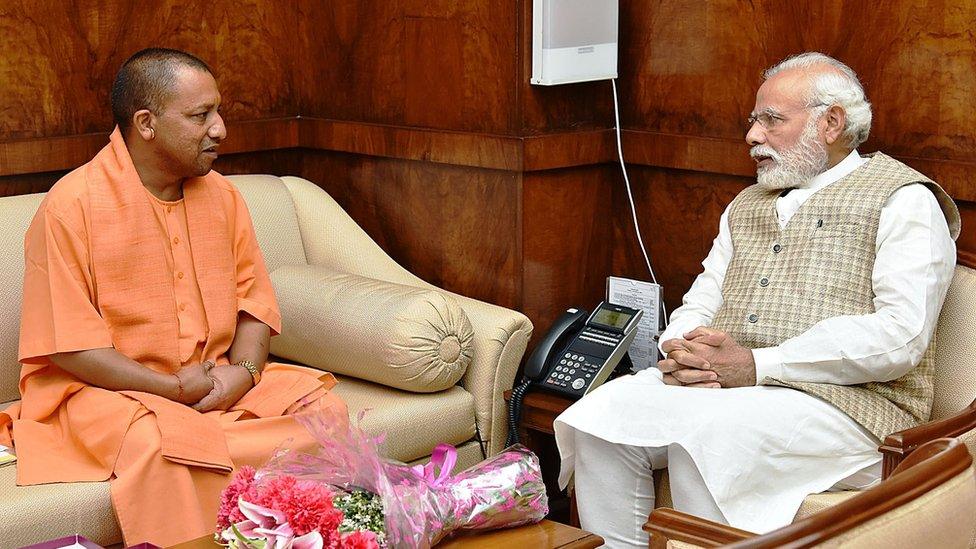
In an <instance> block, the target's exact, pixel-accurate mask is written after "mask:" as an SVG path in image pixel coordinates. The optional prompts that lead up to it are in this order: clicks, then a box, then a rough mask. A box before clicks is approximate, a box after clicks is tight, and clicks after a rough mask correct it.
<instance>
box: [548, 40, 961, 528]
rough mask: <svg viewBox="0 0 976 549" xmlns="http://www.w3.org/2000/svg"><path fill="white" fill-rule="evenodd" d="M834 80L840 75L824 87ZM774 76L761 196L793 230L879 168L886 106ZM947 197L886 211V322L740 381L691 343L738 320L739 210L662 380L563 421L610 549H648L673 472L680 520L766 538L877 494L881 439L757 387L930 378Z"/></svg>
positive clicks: (670, 332) (762, 134) (882, 309)
mask: <svg viewBox="0 0 976 549" xmlns="http://www.w3.org/2000/svg"><path fill="white" fill-rule="evenodd" d="M844 69H846V71H845V70H844ZM823 74H829V75H831V77H832V78H833V77H834V76H838V75H839V76H838V77H837V78H833V80H830V79H827V80H826V81H824V80H823V79H820V80H818V77H820V76H822V75H823ZM766 78H767V79H766V82H765V83H764V84H763V87H762V88H760V92H759V94H758V95H757V105H756V106H757V109H756V111H754V112H753V115H752V117H751V120H750V121H751V122H752V126H751V129H750V131H749V134H748V135H747V141H748V142H749V144H750V145H752V146H753V148H752V151H751V153H752V156H753V157H754V158H755V159H757V161H758V162H759V168H758V170H757V171H758V175H759V185H760V186H762V187H765V188H767V189H772V190H779V189H782V192H781V193H780V194H779V196H778V197H777V198H775V215H776V222H778V224H779V228H780V229H786V228H787V227H788V225H789V224H790V221H791V219H793V218H794V214H796V213H797V212H798V211H799V210H800V209H801V207H802V206H803V205H804V204H805V203H807V202H808V200H810V199H811V197H813V196H815V195H816V194H817V193H818V192H820V191H823V190H824V189H826V188H828V187H830V186H831V185H832V184H834V183H836V182H838V181H841V180H846V179H849V178H850V176H852V175H856V174H857V173H859V172H858V170H863V169H865V166H866V164H867V163H868V159H867V158H862V157H861V156H860V155H859V154H858V152H857V150H856V149H855V147H856V146H857V145H858V144H860V143H861V142H863V141H864V139H866V137H867V131H868V128H869V127H870V106H869V104H868V103H867V101H866V99H865V98H864V94H863V89H862V88H861V86H860V84H859V83H858V82H857V79H856V76H855V75H854V73H853V71H850V69H849V68H847V67H846V66H844V65H842V64H840V63H839V62H837V61H835V60H833V59H830V58H828V57H826V56H822V55H821V54H804V55H801V56H798V57H796V58H792V59H789V60H787V61H784V62H783V63H781V64H780V65H778V66H776V67H774V68H773V69H771V70H770V71H768V72H767V76H766ZM836 90H841V91H842V92H844V93H836ZM846 92H852V93H846ZM854 92H859V94H860V97H859V98H858V97H857V96H858V93H854ZM837 97H841V98H843V99H842V100H837ZM852 98H853V99H852ZM858 102H860V104H859V103H858ZM865 110H866V112H867V116H866V123H865V116H864V113H865ZM848 113H851V114H848ZM882 156H883V155H882ZM884 158H886V157H884ZM880 160H881V159H878V160H877V161H880ZM887 160H890V159H887ZM891 162H895V161H891ZM933 192H941V189H937V191H933V190H930V188H929V187H926V186H925V185H922V184H907V185H904V186H901V187H900V188H897V190H895V191H894V192H893V193H891V194H890V196H889V197H888V198H887V200H886V201H885V202H884V203H883V207H882V208H881V211H880V219H879V220H878V226H877V235H876V238H875V241H874V248H875V249H874V265H873V268H871V270H870V285H871V288H870V289H871V291H872V292H873V309H874V310H873V312H870V313H867V314H859V315H842V316H833V317H830V318H824V319H822V320H820V321H818V322H816V323H814V324H812V325H811V326H810V327H809V328H808V329H806V330H805V331H803V332H802V333H800V334H798V335H796V336H795V337H790V338H788V339H786V340H784V341H781V342H780V343H778V344H776V345H773V346H768V347H761V348H751V349H743V348H742V347H741V346H740V347H738V351H739V353H738V354H736V356H737V357H744V358H743V359H742V360H740V361H739V363H738V364H737V365H736V366H735V367H734V368H728V367H726V366H724V362H727V361H725V360H724V358H723V360H722V361H720V360H718V358H717V357H718V355H716V354H706V353H697V355H696V352H694V350H699V349H701V348H703V347H702V346H701V345H694V344H690V343H688V342H689V341H695V340H696V339H697V340H699V341H707V340H708V339H709V336H715V337H718V336H716V335H715V334H713V333H711V332H709V330H708V329H707V328H706V329H702V328H700V327H708V326H710V325H712V323H713V320H714V319H715V317H716V315H717V314H718V312H719V310H720V309H721V308H722V306H723V301H724V297H723V287H724V286H725V284H726V274H727V271H728V269H729V266H730V264H732V262H733V258H735V256H736V249H735V248H734V246H733V238H732V236H731V235H732V234H733V230H732V228H731V227H730V222H729V210H726V212H725V213H724V214H723V215H722V218H721V221H720V226H719V234H718V236H717V237H716V239H715V241H714V243H713V246H712V249H711V251H710V252H709V254H708V256H707V257H706V258H705V260H704V262H703V264H702V265H703V267H704V271H703V272H702V274H701V275H699V276H698V278H697V279H696V280H695V282H694V284H693V285H692V287H691V289H690V290H689V291H688V293H687V294H686V295H685V297H684V300H683V305H682V306H681V307H680V308H678V309H677V310H675V311H674V313H673V314H672V316H671V322H670V325H669V326H668V328H667V329H666V330H665V332H664V333H663V334H662V335H661V341H662V342H663V343H662V352H663V353H665V354H666V355H667V356H668V358H667V359H665V360H664V361H662V362H661V364H660V365H659V366H660V369H654V368H652V369H649V370H645V371H642V372H640V373H637V374H635V375H631V376H626V377H623V378H619V379H617V380H614V381H611V382H609V383H607V384H606V385H604V386H602V387H599V388H597V389H596V390H595V391H594V392H593V393H592V394H590V395H588V396H587V397H586V398H584V399H582V400H581V401H579V402H578V403H577V404H575V405H573V406H572V407H570V408H569V409H568V410H566V412H564V413H563V414H562V415H560V416H559V418H557V420H556V423H555V432H556V441H557V443H558V445H559V450H560V453H561V456H562V471H561V474H560V483H561V485H562V486H565V485H566V484H568V482H569V480H570V478H571V477H572V476H573V474H574V473H575V490H576V495H577V501H578V507H579V513H580V521H581V523H582V526H583V527H584V528H585V529H587V530H590V531H593V532H595V533H597V534H599V535H601V536H603V537H604V539H606V540H607V545H608V546H610V547H646V546H647V535H646V534H645V533H644V532H643V531H642V529H641V526H642V525H643V523H644V521H645V520H646V518H647V515H648V513H649V512H650V510H651V509H652V508H653V506H654V485H653V479H652V476H651V471H652V470H653V469H659V468H663V467H668V469H669V476H670V483H671V492H672V499H673V503H674V507H675V508H676V509H678V510H682V511H685V512H689V513H692V514H695V515H698V516H703V517H705V518H708V519H711V520H717V521H721V522H725V523H728V524H731V525H732V526H735V527H738V528H743V529H746V530H750V531H755V532H766V531H769V530H772V529H775V528H777V527H780V526H783V525H785V524H788V523H789V522H790V521H791V520H792V518H793V517H794V515H795V514H796V511H797V509H798V508H799V505H800V503H801V502H802V500H803V498H804V497H805V496H806V495H808V494H811V493H817V492H821V491H824V490H828V489H830V488H831V487H841V488H843V487H863V486H866V485H868V484H870V483H872V482H874V481H876V480H877V479H878V478H879V476H880V461H881V456H880V454H879V453H878V452H877V447H878V445H879V444H880V442H881V441H880V440H879V436H878V434H877V433H872V432H871V431H870V430H869V429H867V428H865V427H864V426H863V425H862V424H861V423H859V422H858V421H855V420H854V419H852V418H851V417H850V416H849V415H848V414H845V413H844V412H843V411H841V409H839V408H838V407H836V406H834V405H833V404H831V403H829V402H827V401H826V400H823V399H821V398H817V397H816V396H812V395H811V394H808V393H807V392H803V391H800V390H796V389H793V388H787V387H782V386H769V385H756V384H757V382H762V381H763V380H767V381H768V380H770V379H772V380H778V381H780V382H785V383H794V382H813V383H816V384H834V385H840V386H852V385H855V384H864V383H867V382H873V381H888V380H893V379H896V378H899V377H901V376H902V375H904V374H906V373H908V372H909V371H911V370H912V369H913V368H915V366H916V365H917V364H918V363H919V361H920V360H921V358H922V356H923V353H925V351H926V348H927V347H928V345H929V342H930V339H931V336H932V333H933V331H934V328H935V324H936V321H937V319H938V314H939V311H940V309H941V306H942V302H943V300H944V298H945V293H946V291H947V289H948V284H949V281H950V280H951V277H952V272H953V268H954V265H955V245H954V243H953V237H954V236H955V235H956V234H958V223H957V222H958V214H957V213H956V214H955V218H952V212H949V213H944V208H947V207H948V206H946V204H940V201H939V200H937V198H936V194H933ZM943 194H944V193H943ZM940 198H942V200H943V202H945V200H946V197H944V196H941V197H940ZM730 208H731V207H730ZM947 216H949V221H947ZM950 226H952V227H951V228H950ZM953 233H955V234H953ZM774 251H775V252H776V253H779V249H776V250H774ZM756 283H757V284H759V285H760V286H766V285H768V284H769V280H768V279H766V278H765V277H763V278H762V279H757V281H756ZM749 317H750V318H749V320H748V321H747V322H756V321H757V320H756V318H755V317H756V315H749ZM720 335H721V334H720ZM719 339H721V338H719ZM711 343H713V344H714V343H715V340H713V341H711ZM732 343H733V344H734V343H735V342H734V341H732ZM714 350H715V349H711V351H714ZM741 351H745V352H741ZM703 357H708V358H707V359H706V358H703ZM726 358H727V357H726ZM719 362H723V367H726V370H722V369H721V368H719V367H718V366H716V365H717V364H718V363H719ZM732 362H735V361H734V360H733V361H732ZM662 370H663V371H662ZM747 385H752V386H747ZM717 387H721V388H719V389H718V390H708V389H709V388H713V389H714V388H717Z"/></svg>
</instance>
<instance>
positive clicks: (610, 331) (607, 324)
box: [506, 301, 643, 446]
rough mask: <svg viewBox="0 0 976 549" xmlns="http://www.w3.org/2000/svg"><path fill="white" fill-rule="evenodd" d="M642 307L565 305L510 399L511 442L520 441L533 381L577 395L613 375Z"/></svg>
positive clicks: (634, 331) (635, 330)
mask: <svg viewBox="0 0 976 549" xmlns="http://www.w3.org/2000/svg"><path fill="white" fill-rule="evenodd" d="M642 315H643V311H641V310H638V309H631V308H630V307H624V306H621V305H613V304H611V303H607V302H605V301H604V302H601V303H600V304H599V305H597V307H596V309H595V310H594V311H593V314H590V315H589V316H587V311H586V309H583V308H572V309H568V310H566V312H565V313H563V314H562V316H560V317H559V318H558V319H557V320H556V322H555V323H554V324H553V325H552V327H551V328H550V329H549V331H548V332H546V335H545V336H543V338H542V341H540V342H539V345H538V346H537V347H536V348H535V350H534V351H533V352H532V355H531V356H529V360H528V362H526V363H525V371H524V377H523V380H522V382H521V383H520V384H519V385H518V386H516V387H515V388H514V389H512V396H511V399H510V400H509V434H508V443H507V444H506V446H510V445H511V444H512V443H513V441H514V442H518V432H517V429H518V422H519V416H520V415H521V413H522V399H523V397H524V396H525V393H526V391H528V389H529V386H530V385H531V386H535V387H538V388H540V389H544V390H546V391H549V392H553V393H558V394H560V395H563V396H566V397H569V398H572V399H578V398H580V397H582V396H583V395H585V394H587V393H589V392H590V391H592V390H593V389H595V388H596V387H598V386H599V385H600V384H602V383H603V382H604V381H606V380H607V378H609V377H610V374H612V373H613V371H614V370H615V369H616V368H617V366H618V364H620V363H621V360H622V359H623V360H625V361H626V362H627V363H629V362H630V360H629V358H628V357H627V350H628V349H630V344H631V343H632V342H633V341H634V336H635V335H637V324H638V322H639V321H640V318H641V316H642Z"/></svg>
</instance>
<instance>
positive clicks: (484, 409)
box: [450, 293, 532, 456]
mask: <svg viewBox="0 0 976 549" xmlns="http://www.w3.org/2000/svg"><path fill="white" fill-rule="evenodd" d="M450 295H452V296H453V297H454V299H455V300H457V302H458V304H459V305H461V308H462V309H464V313H465V314H466V315H468V320H470V321H471V327H472V328H473V330H474V340H473V342H472V343H473V350H474V356H473V357H472V361H471V364H470V365H469V366H468V370H467V372H465V374H464V377H463V378H462V379H461V383H462V385H463V386H464V388H465V389H466V390H467V391H468V392H469V393H471V394H472V396H474V403H475V404H474V406H475V417H476V419H477V426H478V431H479V433H480V435H481V440H482V441H483V443H484V444H485V453H486V454H487V455H488V456H492V455H494V454H497V453H498V452H500V451H501V450H503V449H504V445H505V439H506V437H507V436H508V415H507V413H508V405H507V404H506V402H505V397H504V394H503V393H504V392H505V391H507V390H508V389H511V388H512V384H513V382H514V381H515V374H516V372H517V371H518V368H519V364H520V363H521V361H522V355H523V354H525V348H526V346H527V345H528V343H529V338H530V337H532V322H531V321H530V320H529V319H528V317H526V316H525V315H523V314H522V313H520V312H518V311H513V310H511V309H506V308H505V307H500V306H498V305H492V304H490V303H485V302H484V301H478V300H477V299H472V298H470V297H465V296H461V295H457V294H453V293H451V294H450Z"/></svg>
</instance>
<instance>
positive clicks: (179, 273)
mask: <svg viewBox="0 0 976 549" xmlns="http://www.w3.org/2000/svg"><path fill="white" fill-rule="evenodd" d="M176 278H179V279H181V280H182V279H183V271H180V272H178V273H176ZM764 286H765V284H764Z"/></svg>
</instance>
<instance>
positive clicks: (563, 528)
mask: <svg viewBox="0 0 976 549" xmlns="http://www.w3.org/2000/svg"><path fill="white" fill-rule="evenodd" d="M601 545H603V538H601V537H600V536H597V535H595V534H591V533H589V532H585V531H583V530H580V529H579V528H573V527H572V526H567V525H565V524H560V523H558V522H552V521H549V520H543V521H542V522H539V523H537V524H529V525H526V526H519V527H517V528H507V529H504V530H493V531H490V532H483V533H476V534H475V533H472V534H464V535H460V536H458V537H455V538H451V539H447V540H444V541H442V542H440V543H438V544H437V545H435V547H437V548H438V549H461V548H464V549H474V548H478V549H510V548H513V547H519V548H525V549H529V548H531V549H592V548H594V547H599V546H601ZM215 547H220V545H217V544H216V543H214V541H213V537H212V536H204V537H202V538H199V539H195V540H193V541H188V542H186V543H181V544H179V545H174V546H173V547H172V548H171V549H213V548H215Z"/></svg>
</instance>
